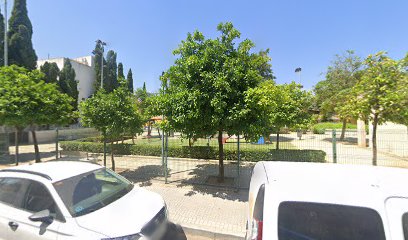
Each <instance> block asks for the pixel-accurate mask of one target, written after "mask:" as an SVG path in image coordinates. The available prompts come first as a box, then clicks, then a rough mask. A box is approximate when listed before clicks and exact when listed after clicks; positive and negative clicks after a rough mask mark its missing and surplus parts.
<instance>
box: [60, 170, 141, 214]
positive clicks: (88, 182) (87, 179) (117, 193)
mask: <svg viewBox="0 0 408 240" xmlns="http://www.w3.org/2000/svg"><path fill="white" fill-rule="evenodd" d="M54 187H55V189H56V190H57V192H58V194H59V195H60V197H61V199H62V201H63V202H64V204H65V206H66V207H67V209H68V211H69V212H70V213H71V215H72V216H73V217H79V216H82V215H85V214H88V213H90V212H93V211H96V210H98V209H100V208H103V207H104V206H106V205H108V204H110V203H112V202H114V201H116V200H117V199H119V198H121V197H122V196H124V195H125V194H127V193H128V192H129V191H130V190H131V189H132V188H133V185H132V184H131V183H130V182H129V181H128V180H126V179H125V178H123V177H121V176H120V175H118V174H116V173H114V172H112V171H110V170H108V169H105V168H103V169H98V170H95V171H92V172H88V173H84V174H81V175H78V176H74V177H71V178H68V179H64V180H62V181H59V182H56V183H54Z"/></svg>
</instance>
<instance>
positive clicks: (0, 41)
mask: <svg viewBox="0 0 408 240" xmlns="http://www.w3.org/2000/svg"><path fill="white" fill-rule="evenodd" d="M4 31H5V29H4V16H3V14H1V13H0V66H3V65H4Z"/></svg>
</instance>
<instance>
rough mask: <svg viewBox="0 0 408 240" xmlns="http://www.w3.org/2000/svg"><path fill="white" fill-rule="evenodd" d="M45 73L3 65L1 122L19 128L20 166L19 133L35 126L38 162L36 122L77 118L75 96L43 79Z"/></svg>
mask: <svg viewBox="0 0 408 240" xmlns="http://www.w3.org/2000/svg"><path fill="white" fill-rule="evenodd" d="M43 79H44V74H43V73H41V72H40V71H38V70H34V71H32V72H30V71H28V70H26V69H24V68H22V67H17V66H15V65H13V66H10V67H1V68H0V86H2V88H1V90H0V125H8V126H14V127H15V128H16V133H17V134H16V137H17V138H16V143H17V144H16V165H18V135H19V134H18V133H19V132H20V131H21V130H22V129H24V128H25V127H31V133H32V135H33V140H34V149H35V156H36V162H39V161H40V154H39V150H38V143H37V138H36V134H35V126H36V125H46V124H65V123H68V122H69V121H70V120H71V119H72V118H73V117H74V114H73V112H72V106H71V105H70V103H71V101H72V99H71V98H70V97H69V96H67V95H66V94H62V93H60V92H59V90H58V89H57V85H56V84H48V83H45V82H44V81H43Z"/></svg>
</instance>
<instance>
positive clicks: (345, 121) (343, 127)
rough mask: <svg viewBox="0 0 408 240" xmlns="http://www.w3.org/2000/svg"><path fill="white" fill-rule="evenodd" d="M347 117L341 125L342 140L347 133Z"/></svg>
mask: <svg viewBox="0 0 408 240" xmlns="http://www.w3.org/2000/svg"><path fill="white" fill-rule="evenodd" d="M346 126H347V119H343V126H342V127H341V135H340V141H343V140H344V135H346Z"/></svg>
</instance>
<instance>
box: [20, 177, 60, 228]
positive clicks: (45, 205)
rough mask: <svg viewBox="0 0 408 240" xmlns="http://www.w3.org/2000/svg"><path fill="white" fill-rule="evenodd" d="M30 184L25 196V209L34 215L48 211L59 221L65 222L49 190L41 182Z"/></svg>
mask: <svg viewBox="0 0 408 240" xmlns="http://www.w3.org/2000/svg"><path fill="white" fill-rule="evenodd" d="M30 182H31V183H30V186H29V187H28V190H27V193H26V194H25V198H24V203H23V209H24V210H27V211H29V212H33V213H35V212H40V211H43V210H46V209H48V210H49V211H50V212H51V214H53V215H54V217H55V218H56V219H57V220H60V221H64V218H63V217H62V214H61V212H60V211H59V209H58V207H57V204H56V203H55V201H54V199H53V198H52V196H51V194H50V193H49V191H48V190H47V188H46V187H45V186H44V185H43V184H41V183H39V182H35V181H30Z"/></svg>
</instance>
